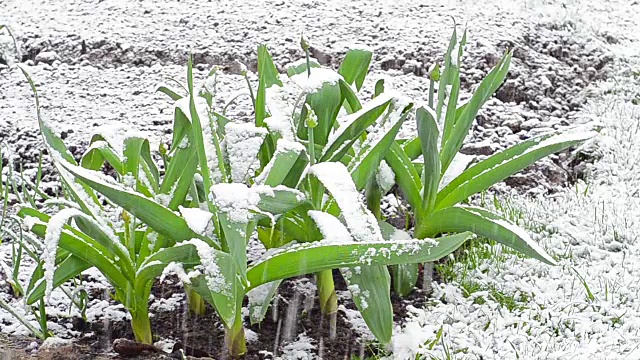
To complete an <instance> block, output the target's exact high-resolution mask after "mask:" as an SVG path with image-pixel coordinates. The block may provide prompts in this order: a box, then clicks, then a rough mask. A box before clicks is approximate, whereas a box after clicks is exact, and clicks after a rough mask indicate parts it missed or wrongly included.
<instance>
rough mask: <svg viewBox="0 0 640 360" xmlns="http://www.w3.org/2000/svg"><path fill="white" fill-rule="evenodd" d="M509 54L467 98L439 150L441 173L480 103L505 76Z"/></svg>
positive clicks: (466, 130) (462, 137) (445, 169)
mask: <svg viewBox="0 0 640 360" xmlns="http://www.w3.org/2000/svg"><path fill="white" fill-rule="evenodd" d="M511 55H512V52H508V53H506V54H505V55H504V56H503V57H502V59H501V60H500V62H499V63H498V64H497V65H496V66H495V67H494V68H493V69H492V70H491V71H490V72H489V74H487V76H486V77H485V78H484V79H483V80H482V82H481V83H480V86H479V87H478V89H477V90H476V92H475V93H474V94H473V96H472V97H471V100H469V102H468V103H467V104H466V106H465V107H464V110H463V111H462V113H461V114H460V116H459V117H458V119H457V120H456V123H455V125H454V126H453V129H452V130H451V135H450V136H449V138H448V139H447V141H446V142H445V144H444V146H443V147H442V150H441V151H440V162H441V164H442V167H441V173H442V174H444V173H445V172H446V171H447V168H448V167H449V164H450V163H451V161H452V160H453V157H454V156H455V154H456V153H457V152H458V151H459V150H460V147H462V143H463V142H464V138H465V137H466V136H467V133H468V132H469V129H470V128H471V125H472V124H473V120H474V119H475V117H476V114H477V113H478V110H480V108H481V107H482V105H483V104H484V103H485V102H486V101H487V100H489V98H490V97H491V95H493V93H494V92H495V91H496V90H497V89H498V87H499V86H500V85H501V84H502V82H503V81H504V79H505V77H506V76H507V73H508V71H509V64H510V63H511Z"/></svg>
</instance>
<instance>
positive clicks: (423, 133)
mask: <svg viewBox="0 0 640 360" xmlns="http://www.w3.org/2000/svg"><path fill="white" fill-rule="evenodd" d="M416 123H417V128H418V138H419V139H420V147H421V149H422V158H423V160H424V168H423V171H422V189H423V194H422V209H423V214H429V213H431V211H432V210H433V208H434V206H435V202H436V196H437V195H438V185H439V184H440V156H439V154H438V136H439V134H440V133H439V131H438V124H437V122H436V118H435V113H434V112H433V110H431V109H429V108H424V107H421V108H419V109H418V110H417V111H416ZM414 211H415V210H414Z"/></svg>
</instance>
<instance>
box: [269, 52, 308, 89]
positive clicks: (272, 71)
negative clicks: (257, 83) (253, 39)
mask: <svg viewBox="0 0 640 360" xmlns="http://www.w3.org/2000/svg"><path fill="white" fill-rule="evenodd" d="M305 70H306V69H305ZM258 75H259V77H260V79H261V80H262V81H264V85H265V88H270V87H271V86H273V85H278V86H282V81H280V76H279V75H278V70H277V69H276V64H274V63H273V59H272V58H271V55H270V54H269V50H268V49H267V46H266V45H259V46H258Z"/></svg>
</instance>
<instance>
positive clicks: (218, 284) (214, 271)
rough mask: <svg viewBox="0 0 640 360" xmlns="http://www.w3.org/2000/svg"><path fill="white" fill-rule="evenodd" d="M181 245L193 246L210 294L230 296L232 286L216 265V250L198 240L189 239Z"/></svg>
mask: <svg viewBox="0 0 640 360" xmlns="http://www.w3.org/2000/svg"><path fill="white" fill-rule="evenodd" d="M183 244H191V245H193V246H195V248H196V251H197V252H198V257H200V265H201V267H202V269H203V271H204V275H205V278H206V281H207V286H208V288H209V289H210V290H211V291H212V292H215V293H218V294H222V295H224V296H230V295H231V293H232V291H233V290H232V284H231V283H229V281H228V280H227V279H226V278H225V276H224V273H223V272H222V270H221V269H220V266H219V265H218V260H217V255H216V253H215V251H216V250H215V249H213V248H212V247H211V246H209V245H208V244H207V243H205V242H204V241H202V240H199V239H191V240H189V241H186V242H183Z"/></svg>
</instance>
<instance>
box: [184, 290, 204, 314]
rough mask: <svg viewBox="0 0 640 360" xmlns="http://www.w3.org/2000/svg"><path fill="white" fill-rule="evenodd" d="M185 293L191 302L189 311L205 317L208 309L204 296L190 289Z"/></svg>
mask: <svg viewBox="0 0 640 360" xmlns="http://www.w3.org/2000/svg"><path fill="white" fill-rule="evenodd" d="M185 293H186V294H187V301H188V302H189V310H191V311H192V312H193V313H194V314H196V315H198V316H200V315H204V313H205V311H206V307H205V304H204V299H203V298H202V296H200V294H198V293H197V292H195V290H193V289H192V288H190V287H187V288H186V289H185Z"/></svg>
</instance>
